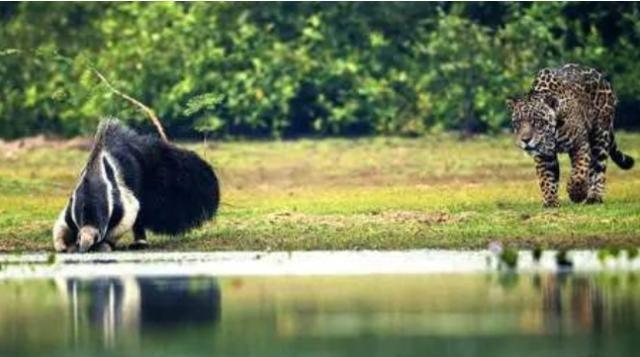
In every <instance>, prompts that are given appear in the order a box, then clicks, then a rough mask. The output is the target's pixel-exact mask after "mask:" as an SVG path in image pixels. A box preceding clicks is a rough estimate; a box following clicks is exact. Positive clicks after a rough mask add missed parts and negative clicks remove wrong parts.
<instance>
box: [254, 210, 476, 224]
mask: <svg viewBox="0 0 640 357" xmlns="http://www.w3.org/2000/svg"><path fill="white" fill-rule="evenodd" d="M467 217H468V215H466V214H460V215H452V214H449V213H446V212H419V211H391V212H381V213H370V214H350V215H309V214H304V213H297V212H279V213H272V214H270V215H267V220H269V222H270V223H272V224H281V223H289V224H300V225H328V226H349V225H366V224H390V223H401V224H419V225H428V226H431V225H439V224H452V223H458V222H461V221H463V220H465V219H466V218H467Z"/></svg>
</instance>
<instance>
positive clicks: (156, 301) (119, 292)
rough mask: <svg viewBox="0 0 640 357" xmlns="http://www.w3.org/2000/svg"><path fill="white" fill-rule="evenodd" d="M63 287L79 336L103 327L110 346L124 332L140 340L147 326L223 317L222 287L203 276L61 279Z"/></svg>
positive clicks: (152, 328)
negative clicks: (221, 313) (221, 312)
mask: <svg viewBox="0 0 640 357" xmlns="http://www.w3.org/2000/svg"><path fill="white" fill-rule="evenodd" d="M56 284H57V286H58V289H59V291H60V293H61V295H62V299H63V300H64V301H65V303H66V304H67V306H69V309H70V311H71V318H72V319H73V323H72V326H73V340H74V341H75V342H76V343H78V342H79V341H81V340H86V339H93V338H96V337H97V336H85V335H86V334H93V333H95V332H97V331H100V332H101V336H100V337H99V338H101V339H102V340H103V344H104V346H105V347H111V346H114V344H115V342H116V340H117V338H118V336H122V335H126V340H128V341H131V340H134V341H135V340H138V338H136V337H139V336H140V334H141V333H143V332H144V331H157V330H162V329H173V328H177V327H181V326H197V325H210V326H211V325H215V323H216V322H218V321H219V320H220V310H221V298H220V288H219V285H218V284H217V281H216V280H215V279H211V278H202V277H160V278H157V277H156V278H144V277H140V278H134V277H120V278H103V279H94V280H82V279H77V278H72V279H59V280H57V281H56Z"/></svg>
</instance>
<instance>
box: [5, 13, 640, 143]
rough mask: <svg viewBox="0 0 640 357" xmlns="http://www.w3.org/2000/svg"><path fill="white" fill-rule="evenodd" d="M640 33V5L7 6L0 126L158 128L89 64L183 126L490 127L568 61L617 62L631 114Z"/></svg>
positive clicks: (171, 126)
mask: <svg viewBox="0 0 640 357" xmlns="http://www.w3.org/2000/svg"><path fill="white" fill-rule="evenodd" d="M638 43H640V5H639V4H638V3H606V4H604V3H517V4H512V3H464V4H463V3H420V4H417V3H378V4H364V3H323V4H320V3H270V4H256V3H241V4H231V3H213V4H211V3H186V4H183V3H144V4H143V3H117V4H116V3H113V4H97V3H74V4H69V3H60V4H44V3H2V4H0V78H1V79H2V82H1V83H2V84H1V85H0V98H2V99H1V100H0V137H3V138H5V139H6V138H14V137H20V136H25V135H32V134H34V133H40V132H48V133H54V134H60V135H64V136H73V135H77V134H83V133H84V134H86V133H89V132H92V131H93V129H94V127H95V123H96V121H97V120H98V118H99V117H101V116H105V115H113V116H118V117H121V118H124V119H127V120H129V121H130V123H131V124H133V125H147V121H146V119H145V118H144V114H142V113H140V112H137V111H136V110H135V109H133V108H131V107H130V106H129V104H128V103H126V102H123V101H122V100H121V99H120V98H116V97H113V95H112V94H111V93H110V92H109V91H108V90H106V88H105V87H104V86H103V85H101V84H100V82H99V81H98V79H97V78H96V77H95V76H93V74H92V73H91V72H90V71H89V66H95V67H96V68H98V69H100V71H102V72H103V73H105V74H106V75H107V77H109V78H110V80H111V81H112V82H113V83H114V84H115V85H116V86H117V87H118V88H120V89H122V90H123V91H125V92H127V93H129V94H131V95H133V96H134V97H136V98H138V99H140V100H142V101H143V102H145V103H146V104H148V105H150V106H151V107H153V108H154V109H155V110H156V111H157V112H158V114H159V116H160V117H161V118H162V120H163V122H164V123H165V125H166V126H167V129H168V132H169V134H170V135H171V136H173V137H176V136H182V137H184V136H193V135H195V134H197V133H198V132H201V131H206V132H210V133H212V135H216V136H233V137H238V136H244V137H293V136H300V135H304V136H309V135H314V136H321V135H367V134H400V135H416V134H422V133H424V132H428V131H442V130H451V129H453V130H462V131H464V132H495V131H498V130H500V129H501V128H505V127H507V126H508V116H507V112H506V110H505V108H504V105H503V103H504V98H505V97H506V96H508V95H512V94H515V93H520V92H524V91H526V90H527V88H528V86H529V85H530V82H531V80H532V77H533V75H534V74H535V72H536V71H537V70H538V69H540V68H542V67H545V66H555V65H559V64H562V63H565V62H569V61H573V62H579V63H583V64H586V65H590V66H595V67H597V68H599V69H601V70H603V71H605V72H606V73H608V74H609V75H610V77H611V79H612V80H613V82H614V87H615V89H616V90H617V92H618V95H619V97H620V99H621V104H620V113H619V117H618V124H619V126H625V125H627V126H628V125H632V124H634V123H637V121H635V116H636V115H637V113H638V111H639V110H640V100H639V98H640V66H638V65H637V64H638V63H640V47H639V46H637V44H638ZM634 44H635V45H634Z"/></svg>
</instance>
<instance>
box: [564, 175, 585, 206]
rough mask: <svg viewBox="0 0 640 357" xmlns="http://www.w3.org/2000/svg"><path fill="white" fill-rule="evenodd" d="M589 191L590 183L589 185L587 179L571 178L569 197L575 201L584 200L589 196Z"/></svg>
mask: <svg viewBox="0 0 640 357" xmlns="http://www.w3.org/2000/svg"><path fill="white" fill-rule="evenodd" d="M588 191H589V185H587V181H586V180H582V179H571V180H570V181H569V185H568V186H567V192H568V193H569V198H570V199H571V201H573V202H575V203H580V202H582V201H584V200H585V199H586V198H587V193H588Z"/></svg>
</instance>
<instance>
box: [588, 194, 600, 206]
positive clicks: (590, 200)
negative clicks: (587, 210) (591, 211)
mask: <svg viewBox="0 0 640 357" xmlns="http://www.w3.org/2000/svg"><path fill="white" fill-rule="evenodd" d="M603 202H604V201H603V199H602V196H596V195H588V196H587V200H586V201H585V202H584V203H586V204H588V205H595V204H600V203H603Z"/></svg>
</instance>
